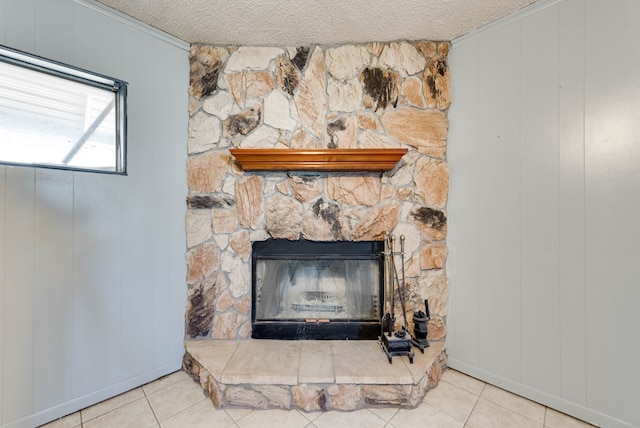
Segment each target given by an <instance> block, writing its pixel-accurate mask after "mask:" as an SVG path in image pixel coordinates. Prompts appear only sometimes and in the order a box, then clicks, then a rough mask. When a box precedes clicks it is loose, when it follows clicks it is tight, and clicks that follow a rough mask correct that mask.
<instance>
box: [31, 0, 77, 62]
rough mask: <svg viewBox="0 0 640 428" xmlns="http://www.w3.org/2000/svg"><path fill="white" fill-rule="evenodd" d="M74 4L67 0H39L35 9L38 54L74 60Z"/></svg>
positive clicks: (59, 59) (63, 60)
mask: <svg viewBox="0 0 640 428" xmlns="http://www.w3.org/2000/svg"><path fill="white" fill-rule="evenodd" d="M72 16H73V4H72V3H71V2H69V1H67V0H47V1H39V2H37V4H36V10H35V48H36V54H37V55H40V56H43V57H45V58H57V61H60V62H64V63H66V64H70V63H71V62H72V61H73V25H69V24H70V23H71V22H70V19H71V17H72Z"/></svg>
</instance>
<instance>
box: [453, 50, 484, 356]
mask: <svg viewBox="0 0 640 428" xmlns="http://www.w3.org/2000/svg"><path fill="white" fill-rule="evenodd" d="M460 50H461V51H463V53H459V54H458V55H457V56H455V57H452V58H451V61H450V63H449V66H450V69H451V72H452V73H453V74H454V75H456V76H457V82H459V84H458V85H457V86H455V87H453V88H452V99H454V100H455V103H453V104H452V105H451V108H450V110H449V114H450V115H453V116H462V117H465V126H460V127H452V128H451V131H450V133H449V139H450V141H457V142H458V143H456V144H449V145H448V147H447V156H448V157H449V158H452V159H455V160H456V163H457V168H453V169H451V170H450V182H451V183H452V185H455V188H456V192H455V193H453V192H451V193H450V195H449V199H448V202H447V214H448V221H449V224H454V225H456V227H450V228H449V232H448V234H449V238H448V239H449V242H452V244H449V257H450V260H452V263H450V264H449V266H448V270H447V274H448V276H449V282H450V284H451V286H450V287H449V308H450V309H449V310H450V311H453V312H454V313H455V314H456V315H455V316H453V317H451V316H449V317H447V330H448V332H449V334H448V337H447V349H448V350H449V352H450V353H453V354H455V355H458V356H459V358H461V357H460V356H464V360H465V361H467V362H469V363H472V364H475V365H477V364H479V359H480V357H479V353H480V324H479V322H478V321H479V317H480V308H479V305H478V299H479V286H478V281H479V277H478V269H479V267H478V250H479V248H480V242H479V240H478V231H479V227H478V215H477V213H478V206H479V200H478V169H479V166H478V154H479V148H478V127H479V124H478V115H479V111H478V105H479V103H480V100H479V99H478V44H477V43H476V42H475V41H471V42H470V43H468V44H466V45H464V46H461V47H460ZM454 111H455V113H454ZM463 213H475V215H473V216H471V217H469V218H468V220H469V221H464V219H465V218H464V215H463ZM459 219H460V220H461V221H459ZM459 267H462V268H459ZM458 283H460V284H465V285H466V287H465V288H464V289H462V288H460V287H457V286H455V284H458ZM469 325H475V326H476V328H475V329H470V328H467V326H469ZM458 326H460V328H458Z"/></svg>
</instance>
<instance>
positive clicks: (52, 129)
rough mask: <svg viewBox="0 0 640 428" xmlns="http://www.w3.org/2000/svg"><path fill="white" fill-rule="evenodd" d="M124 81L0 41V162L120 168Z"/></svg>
mask: <svg viewBox="0 0 640 428" xmlns="http://www.w3.org/2000/svg"><path fill="white" fill-rule="evenodd" d="M126 95H127V83H126V82H123V81H121V80H117V79H112V78H109V77H106V76H101V75H98V74H95V73H91V72H88V71H84V70H81V69H78V68H74V67H70V66H67V65H63V64H60V63H57V62H53V61H49V60H46V59H43V58H40V57H36V56H33V55H29V54H25V53H23V52H19V51H16V50H13V49H9V48H6V47H3V46H0V163H2V164H10V165H29V166H39V167H45V168H61V169H71V170H78V171H94V172H104V173H116V174H126Z"/></svg>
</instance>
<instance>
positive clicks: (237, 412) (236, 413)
mask: <svg viewBox="0 0 640 428" xmlns="http://www.w3.org/2000/svg"><path fill="white" fill-rule="evenodd" d="M225 412H227V414H228V415H229V416H230V417H231V419H233V420H234V421H236V422H237V421H239V420H240V419H242V418H244V417H245V416H247V415H248V414H249V413H251V412H253V410H252V409H225Z"/></svg>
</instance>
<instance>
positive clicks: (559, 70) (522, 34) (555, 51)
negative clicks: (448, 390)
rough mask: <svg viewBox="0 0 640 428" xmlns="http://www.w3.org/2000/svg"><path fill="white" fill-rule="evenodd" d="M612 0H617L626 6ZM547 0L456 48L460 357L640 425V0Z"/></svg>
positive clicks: (454, 292)
mask: <svg viewBox="0 0 640 428" xmlns="http://www.w3.org/2000/svg"><path fill="white" fill-rule="evenodd" d="M614 3H615V6H614ZM614 3H611V2H608V1H606V0H560V1H558V0H556V1H543V2H540V3H538V4H537V5H534V6H533V7H531V8H528V9H525V10H523V11H521V12H520V13H518V14H516V15H513V16H511V17H509V18H507V19H504V20H501V21H499V22H496V23H494V24H492V25H491V26H488V27H486V28H484V29H481V30H479V31H476V32H475V33H473V34H470V35H468V36H465V37H463V38H460V39H458V40H455V41H454V43H453V49H452V52H451V54H450V66H451V73H452V90H453V100H454V102H453V105H452V108H451V111H450V112H449V119H450V137H449V145H448V154H447V156H448V161H449V165H450V170H451V189H450V198H449V205H448V215H449V236H448V239H447V243H448V245H449V248H450V253H449V254H450V255H449V259H448V273H449V276H450V288H449V291H450V294H449V316H448V318H447V321H448V327H449V333H448V336H447V341H448V351H449V356H450V359H449V362H450V365H451V366H452V367H454V368H458V369H460V370H462V371H464V372H467V373H469V374H471V375H474V376H477V377H479V378H481V379H483V380H486V381H488V382H491V383H494V384H497V385H499V386H502V387H505V388H507V389H510V390H512V391H514V392H516V393H519V394H522V395H525V396H527V397H529V398H531V399H533V400H536V401H539V402H541V403H543V404H546V405H549V406H551V407H555V408H557V409H559V410H561V411H564V412H567V413H570V414H573V415H575V416H577V417H580V418H583V419H586V420H588V421H591V422H593V423H595V424H598V425H601V426H608V427H631V426H640V412H639V411H638V404H639V403H640V387H639V386H638V385H640V375H638V369H637V364H638V361H640V339H639V338H640V335H639V334H638V331H637V330H638V327H639V326H640V311H638V309H637V304H638V301H640V262H639V260H640V247H639V246H638V242H640V226H639V219H640V120H639V118H640V27H638V25H637V22H636V21H637V18H638V16H640V2H637V1H636V0H619V1H616V2H614Z"/></svg>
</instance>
